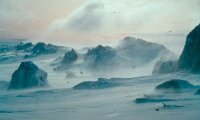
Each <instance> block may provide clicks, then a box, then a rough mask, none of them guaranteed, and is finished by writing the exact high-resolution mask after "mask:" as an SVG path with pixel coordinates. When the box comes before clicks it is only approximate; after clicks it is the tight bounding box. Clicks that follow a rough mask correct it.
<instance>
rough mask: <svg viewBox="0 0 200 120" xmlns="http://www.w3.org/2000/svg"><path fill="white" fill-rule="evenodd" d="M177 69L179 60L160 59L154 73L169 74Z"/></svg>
mask: <svg viewBox="0 0 200 120" xmlns="http://www.w3.org/2000/svg"><path fill="white" fill-rule="evenodd" d="M176 69H177V61H158V62H157V63H156V64H155V66H154V68H153V72H152V74H168V73H172V72H175V71H176Z"/></svg>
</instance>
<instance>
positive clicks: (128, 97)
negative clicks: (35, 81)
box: [0, 54, 200, 120]
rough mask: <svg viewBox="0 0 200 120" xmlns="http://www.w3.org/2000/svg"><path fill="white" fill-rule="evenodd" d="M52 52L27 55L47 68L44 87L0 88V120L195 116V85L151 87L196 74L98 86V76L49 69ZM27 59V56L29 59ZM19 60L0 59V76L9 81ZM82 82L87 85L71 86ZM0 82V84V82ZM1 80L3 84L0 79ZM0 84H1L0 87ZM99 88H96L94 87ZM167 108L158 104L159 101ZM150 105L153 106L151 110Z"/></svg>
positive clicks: (199, 104) (187, 119)
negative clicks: (73, 75)
mask: <svg viewBox="0 0 200 120" xmlns="http://www.w3.org/2000/svg"><path fill="white" fill-rule="evenodd" d="M56 56H58V54H52V55H44V56H43V57H35V58H31V61H33V62H34V63H35V64H36V65H37V66H38V67H40V68H41V69H43V70H45V71H46V72H47V73H48V78H47V79H48V81H49V84H50V87H48V88H40V89H28V90H17V91H14V90H11V91H6V89H5V86H4V88H0V91H1V92H0V119H2V120H22V119H30V120H31V119H32V120H35V119H38V120H55V119H60V120H65V119H69V120H122V119H126V120H151V119H152V120H178V119H181V120H199V118H200V114H199V112H200V95H196V94H195V92H196V91H197V90H198V89H199V88H198V87H195V88H193V89H191V90H190V91H185V92H182V93H171V94H166V93H163V92H161V91H157V90H155V87H156V86H157V85H160V84H162V83H164V82H166V81H169V80H171V79H179V80H186V81H188V82H189V83H190V84H192V85H194V86H198V85H200V81H199V79H200V75H199V74H189V73H188V74H183V73H177V74H166V75H164V74H163V75H152V76H143V77H133V78H107V79H103V78H102V79H100V81H103V82H104V83H109V84H111V87H109V85H108V86H107V87H106V88H102V87H100V86H101V84H99V83H98V81H97V80H98V78H94V77H89V76H84V75H83V76H81V75H78V76H79V77H77V78H73V79H66V78H65V76H66V74H65V73H57V72H54V71H53V69H52V67H51V66H50V63H51V61H53V58H56ZM29 60H30V59H29ZM19 63H20V62H16V63H9V64H0V68H2V69H0V73H1V81H3V80H4V81H7V82H9V81H10V80H11V74H12V73H13V72H14V70H16V69H17V68H18V66H19ZM84 81H90V82H92V81H95V82H92V83H95V85H93V86H92V89H90V88H91V84H89V85H87V84H86V85H85V86H84V87H87V88H88V89H87V90H84V89H80V90H78V89H74V88H73V87H74V86H75V85H77V84H81V83H82V82H84ZM1 84H2V83H1ZM3 84H5V85H8V84H6V83H5V82H3ZM0 87H1V86H0ZM99 87H100V89H99ZM162 103H164V104H166V106H167V107H163V104H162ZM156 109H157V110H158V109H159V111H156Z"/></svg>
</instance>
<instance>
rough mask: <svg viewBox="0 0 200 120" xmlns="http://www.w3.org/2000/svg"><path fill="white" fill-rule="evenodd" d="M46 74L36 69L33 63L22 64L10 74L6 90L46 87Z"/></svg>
mask: <svg viewBox="0 0 200 120" xmlns="http://www.w3.org/2000/svg"><path fill="white" fill-rule="evenodd" d="M47 86H49V83H48V80H47V73H46V72H45V71H44V70H42V69H40V68H38V67H37V66H36V65H35V64H34V63H33V62H31V61H28V62H22V63H21V64H20V66H19V68H18V69H17V70H16V71H15V72H14V73H13V74H12V79H11V82H10V85H9V87H8V90H11V89H27V88H33V87H47Z"/></svg>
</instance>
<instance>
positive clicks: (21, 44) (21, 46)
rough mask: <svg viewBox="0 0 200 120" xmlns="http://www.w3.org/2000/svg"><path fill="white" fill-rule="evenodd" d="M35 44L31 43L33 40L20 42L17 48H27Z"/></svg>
mask: <svg viewBox="0 0 200 120" xmlns="http://www.w3.org/2000/svg"><path fill="white" fill-rule="evenodd" d="M32 46H33V44H32V43H31V42H29V43H25V44H24V43H20V44H19V45H17V47H16V48H17V50H25V49H27V48H29V47H32Z"/></svg>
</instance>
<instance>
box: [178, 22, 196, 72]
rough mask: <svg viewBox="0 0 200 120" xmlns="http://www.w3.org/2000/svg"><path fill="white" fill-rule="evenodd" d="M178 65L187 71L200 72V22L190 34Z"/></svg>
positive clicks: (180, 68)
mask: <svg viewBox="0 0 200 120" xmlns="http://www.w3.org/2000/svg"><path fill="white" fill-rule="evenodd" d="M178 66H179V70H183V71H186V72H194V73H199V72H200V24H199V25H198V26H196V27H195V28H194V29H193V30H192V31H191V32H190V33H189V34H188V36H187V39H186V43H185V47H184V49H183V52H182V54H181V56H180V59H179V61H178Z"/></svg>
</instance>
